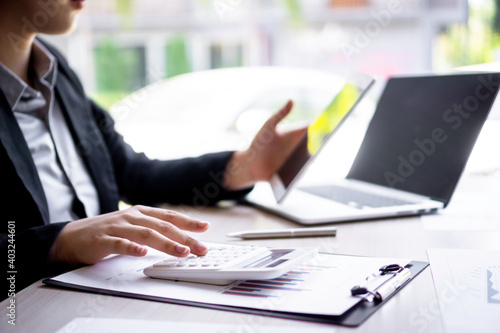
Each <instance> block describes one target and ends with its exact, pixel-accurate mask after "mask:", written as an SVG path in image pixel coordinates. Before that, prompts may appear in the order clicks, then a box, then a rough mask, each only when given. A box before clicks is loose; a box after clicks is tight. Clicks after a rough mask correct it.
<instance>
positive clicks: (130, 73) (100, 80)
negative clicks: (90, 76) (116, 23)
mask: <svg viewBox="0 0 500 333" xmlns="http://www.w3.org/2000/svg"><path fill="white" fill-rule="evenodd" d="M94 62H95V71H96V83H97V84H96V85H97V87H96V88H97V89H96V90H97V91H98V93H97V94H95V95H94V96H93V97H94V98H95V99H96V100H99V102H100V103H101V105H102V106H104V107H106V108H107V107H109V106H110V105H112V104H114V103H115V102H117V101H118V100H120V99H121V98H122V97H123V96H126V95H127V94H129V93H130V92H132V91H135V90H137V89H139V88H141V87H142V86H143V85H144V83H145V68H144V67H145V66H144V52H143V50H141V49H139V48H119V47H118V46H117V45H116V43H115V42H114V41H113V39H112V38H108V39H106V40H105V41H104V42H103V43H102V44H101V45H99V46H98V47H96V48H95V50H94Z"/></svg>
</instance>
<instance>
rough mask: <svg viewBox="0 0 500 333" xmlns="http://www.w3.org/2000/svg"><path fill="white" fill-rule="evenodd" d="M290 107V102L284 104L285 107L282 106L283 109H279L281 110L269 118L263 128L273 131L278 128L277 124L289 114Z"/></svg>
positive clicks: (291, 103)
mask: <svg viewBox="0 0 500 333" xmlns="http://www.w3.org/2000/svg"><path fill="white" fill-rule="evenodd" d="M292 107H293V102H292V101H291V100H290V101H288V102H287V103H286V104H285V106H283V108H281V110H279V111H278V112H276V113H275V114H274V115H273V116H271V118H269V119H268V120H267V121H266V123H265V124H264V126H263V127H264V128H268V129H272V130H274V129H275V128H276V126H278V124H279V122H280V121H281V120H283V118H285V117H286V116H287V115H288V114H289V113H290V111H291V110H292Z"/></svg>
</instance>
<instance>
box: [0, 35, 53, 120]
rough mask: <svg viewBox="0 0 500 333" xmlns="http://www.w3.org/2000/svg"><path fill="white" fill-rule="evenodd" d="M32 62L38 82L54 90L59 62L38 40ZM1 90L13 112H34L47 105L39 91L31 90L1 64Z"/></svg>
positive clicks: (34, 46) (34, 45)
mask: <svg viewBox="0 0 500 333" xmlns="http://www.w3.org/2000/svg"><path fill="white" fill-rule="evenodd" d="M30 61H31V63H30V66H32V68H33V70H34V72H35V75H36V78H37V80H39V81H40V83H42V84H44V85H45V86H47V87H49V88H51V89H52V88H53V87H54V85H55V82H56V77H57V60H56V59H55V57H54V56H53V55H52V54H51V53H50V52H49V51H48V50H47V49H46V48H45V47H44V46H43V45H41V44H40V42H38V41H37V40H35V42H34V43H33V48H32V51H31V60H30ZM0 90H1V91H3V93H4V94H5V97H6V99H7V102H8V103H9V106H10V108H11V109H12V110H13V111H25V112H26V111H32V110H35V109H37V108H40V107H42V106H43V105H45V103H46V101H45V99H44V97H43V96H42V94H41V93H40V92H39V91H37V90H35V89H33V88H31V87H30V86H29V85H28V84H27V83H26V82H24V81H23V80H21V78H19V76H17V75H16V74H15V73H14V72H12V71H11V70H10V69H9V68H7V67H6V66H5V65H4V64H2V63H1V62H0Z"/></svg>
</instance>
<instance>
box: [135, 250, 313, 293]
mask: <svg viewBox="0 0 500 333" xmlns="http://www.w3.org/2000/svg"><path fill="white" fill-rule="evenodd" d="M206 245H207V246H208V252H207V254H206V255H204V256H196V255H194V254H190V255H189V256H187V257H184V258H178V257H174V256H167V257H166V258H165V260H162V261H159V262H157V263H155V264H153V265H151V266H149V267H147V268H146V269H144V274H146V275H147V276H150V277H152V278H159V279H168V280H180V281H189V282H199V283H208V284H216V285H227V284H230V283H232V282H234V281H236V280H262V279H274V278H277V277H279V276H280V275H283V274H285V273H286V272H288V271H289V270H291V269H293V268H294V267H296V266H297V265H299V264H300V263H301V262H303V261H304V260H306V259H308V258H310V257H312V256H314V255H315V254H316V253H317V251H316V249H314V248H294V249H282V248H268V247H263V246H251V245H232V244H218V243H206Z"/></svg>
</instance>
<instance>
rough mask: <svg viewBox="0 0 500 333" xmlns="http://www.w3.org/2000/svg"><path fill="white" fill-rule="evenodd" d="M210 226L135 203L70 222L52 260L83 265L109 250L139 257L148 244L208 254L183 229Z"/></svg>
mask: <svg viewBox="0 0 500 333" xmlns="http://www.w3.org/2000/svg"><path fill="white" fill-rule="evenodd" d="M208 226H209V224H208V222H202V221H198V220H196V219H193V218H190V217H187V216H185V215H182V214H180V213H177V212H174V211H171V210H166V209H160V208H152V207H145V206H134V207H131V208H129V209H126V210H123V211H117V212H113V213H109V214H104V215H99V216H96V217H91V218H86V219H82V220H77V221H74V222H70V223H68V224H67V225H66V226H65V227H64V228H63V229H62V230H61V232H60V234H59V236H58V237H57V239H56V241H55V242H54V245H53V246H52V248H51V250H50V254H49V262H51V263H61V262H65V263H69V264H72V265H82V264H95V263H96V262H98V261H99V260H101V259H102V258H104V257H106V256H107V255H109V254H126V255H130V256H138V257H139V256H144V255H146V253H147V248H146V246H145V245H147V246H150V247H152V248H155V249H157V250H159V251H162V252H165V253H167V254H170V255H173V256H177V257H185V256H187V255H188V254H189V253H193V254H196V255H204V254H206V253H207V247H206V246H205V245H203V244H202V243H200V242H199V241H197V240H195V239H194V238H191V237H189V236H188V235H187V234H186V233H184V232H183V231H182V230H187V231H193V232H203V231H206V230H207V229H208Z"/></svg>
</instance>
